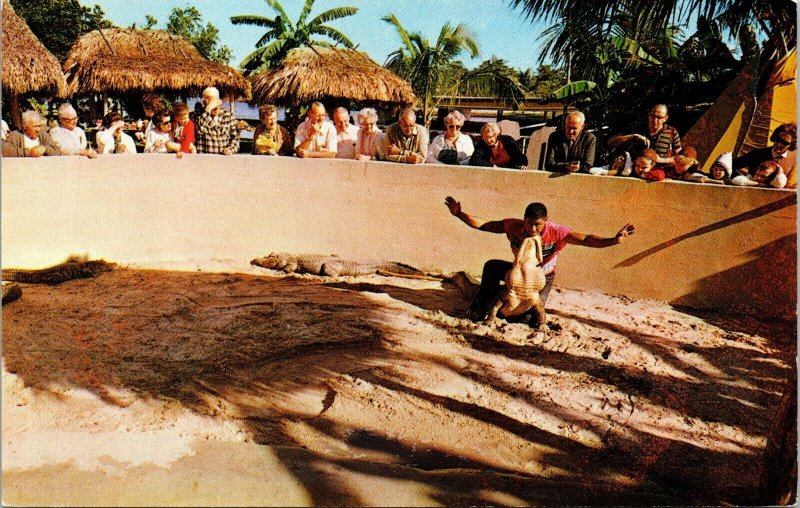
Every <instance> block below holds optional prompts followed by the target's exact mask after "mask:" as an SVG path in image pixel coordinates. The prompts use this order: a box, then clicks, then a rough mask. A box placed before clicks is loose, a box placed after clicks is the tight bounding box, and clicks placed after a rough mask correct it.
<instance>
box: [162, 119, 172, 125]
mask: <svg viewBox="0 0 800 508" xmlns="http://www.w3.org/2000/svg"><path fill="white" fill-rule="evenodd" d="M161 125H172V120H164V121H163V122H161Z"/></svg>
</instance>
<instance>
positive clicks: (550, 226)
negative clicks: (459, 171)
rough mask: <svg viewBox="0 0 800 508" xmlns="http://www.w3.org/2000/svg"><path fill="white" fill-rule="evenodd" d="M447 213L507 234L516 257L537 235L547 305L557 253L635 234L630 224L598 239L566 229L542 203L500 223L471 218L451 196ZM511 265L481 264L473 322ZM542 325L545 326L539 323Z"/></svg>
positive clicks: (485, 310) (481, 228)
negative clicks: (609, 235) (551, 219)
mask: <svg viewBox="0 0 800 508" xmlns="http://www.w3.org/2000/svg"><path fill="white" fill-rule="evenodd" d="M444 203H445V205H447V208H448V209H449V210H450V213H451V214H452V215H454V216H455V217H457V218H458V219H459V220H461V222H463V223H464V224H466V225H467V226H469V227H471V228H474V229H477V230H479V231H486V232H489V233H496V234H501V235H503V234H504V235H506V238H508V241H509V243H510V244H511V252H512V253H513V254H514V255H515V256H516V254H517V250H518V249H519V247H520V246H521V245H522V241H523V240H525V238H529V237H532V236H534V235H535V234H536V233H539V235H540V236H541V238H542V257H543V263H542V269H543V270H544V273H545V280H546V284H545V286H544V288H543V289H542V290H541V291H540V292H539V295H540V296H541V298H542V304H546V303H547V295H548V294H549V293H550V289H551V288H552V287H553V280H554V279H555V276H556V261H557V260H558V253H559V252H561V251H562V250H564V248H565V247H566V246H567V244H571V245H582V246H584V247H594V248H598V249H601V248H604V247H611V246H613V245H617V244H620V243H623V242H625V240H627V239H628V236H630V235H632V234H634V233H635V232H636V228H635V227H634V226H633V224H626V225H625V226H624V227H623V228H622V229H620V230H619V232H618V233H617V234H616V235H614V236H612V237H608V238H605V237H601V236H597V235H592V234H584V233H578V232H577V231H574V230H572V229H570V228H568V227H566V226H560V225H558V224H555V223H554V222H550V221H549V220H548V218H547V208H546V207H545V205H543V204H542V203H531V204H529V205H528V207H527V208H525V214H524V218H523V219H517V218H511V219H502V220H492V221H489V220H484V219H481V218H479V217H475V216H474V215H470V214H468V213H466V212H464V211H463V210H462V209H461V203H459V202H458V201H456V200H455V199H453V198H452V197H450V196H447V197H446V198H445V200H444ZM511 266H512V263H511V262H510V261H505V260H502V259H490V260H489V261H487V262H486V263H485V264H484V265H483V275H482V276H481V287H480V289H479V290H478V294H477V295H475V299H474V300H473V301H472V305H470V314H471V315H470V317H471V318H472V319H474V320H476V321H483V320H484V319H485V318H486V314H487V313H488V310H489V305H491V303H492V301H493V300H494V298H495V297H497V295H498V294H499V292H500V289H501V286H500V284H501V283H502V282H503V281H504V280H505V276H506V272H507V271H508V270H509V269H510V268H511ZM537 319H538V316H537V315H536V313H534V314H533V315H532V316H531V321H530V322H529V324H530V325H531V326H532V327H534V328H537V327H538V326H539V324H540V323H538V322H536V321H537ZM541 324H544V323H541Z"/></svg>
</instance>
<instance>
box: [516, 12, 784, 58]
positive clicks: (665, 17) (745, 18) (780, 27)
mask: <svg viewBox="0 0 800 508" xmlns="http://www.w3.org/2000/svg"><path fill="white" fill-rule="evenodd" d="M509 2H510V4H511V6H512V7H514V8H516V7H521V9H522V12H523V13H524V14H525V15H526V16H528V17H530V18H532V19H534V20H543V21H551V22H552V21H556V20H558V19H559V18H561V17H562V16H565V15H567V14H568V13H571V12H575V11H581V12H583V13H584V14H585V15H586V16H588V17H591V18H594V19H600V20H608V19H611V18H615V17H618V15H619V14H620V13H621V12H622V11H623V10H628V11H629V12H635V13H637V14H639V15H640V19H646V20H648V22H649V23H650V25H651V27H652V28H653V29H654V30H661V31H663V30H664V29H666V28H668V27H669V26H670V25H673V24H675V23H676V20H679V19H689V18H690V17H691V16H693V15H696V16H703V17H705V18H706V19H708V20H715V19H720V20H721V21H723V22H724V23H725V25H726V27H727V28H728V29H729V30H730V31H731V33H733V34H736V33H738V32H739V30H740V29H741V28H742V27H743V26H744V25H748V24H750V25H756V24H757V25H758V26H759V27H760V28H761V29H762V30H763V31H764V32H765V33H766V34H767V36H768V38H769V39H770V40H771V41H773V43H774V44H775V45H776V46H777V47H776V49H777V50H778V51H779V52H781V53H782V54H786V53H788V52H789V50H790V49H792V48H794V47H795V46H796V45H797V26H796V23H797V3H796V2H794V1H793V0H629V1H625V2H620V1H619V0H595V1H592V2H584V1H582V0H509Z"/></svg>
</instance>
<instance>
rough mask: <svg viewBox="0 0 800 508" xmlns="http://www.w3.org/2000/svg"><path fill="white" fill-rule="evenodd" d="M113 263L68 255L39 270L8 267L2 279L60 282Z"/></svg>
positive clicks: (88, 274)
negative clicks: (64, 259) (66, 257)
mask: <svg viewBox="0 0 800 508" xmlns="http://www.w3.org/2000/svg"><path fill="white" fill-rule="evenodd" d="M114 266H116V265H115V264H114V263H109V262H107V261H103V260H102V259H94V260H88V261H87V260H86V259H84V258H80V257H70V258H69V259H67V260H66V261H64V262H63V263H59V264H57V265H54V266H50V267H48V268H42V269H40V270H23V269H18V268H9V269H7V270H3V280H4V281H12V282H25V283H27V284H50V285H56V284H61V283H62V282H66V281H68V280H72V279H86V278H89V277H94V276H96V275H97V274H99V273H102V272H108V271H111V270H113V269H114Z"/></svg>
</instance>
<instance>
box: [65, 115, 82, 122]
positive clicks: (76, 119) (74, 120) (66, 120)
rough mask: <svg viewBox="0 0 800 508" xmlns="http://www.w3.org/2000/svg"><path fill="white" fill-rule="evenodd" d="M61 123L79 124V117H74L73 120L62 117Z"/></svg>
mask: <svg viewBox="0 0 800 508" xmlns="http://www.w3.org/2000/svg"><path fill="white" fill-rule="evenodd" d="M61 121H62V122H77V121H78V117H77V116H75V117H72V118H64V117H63V116H62V117H61Z"/></svg>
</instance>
